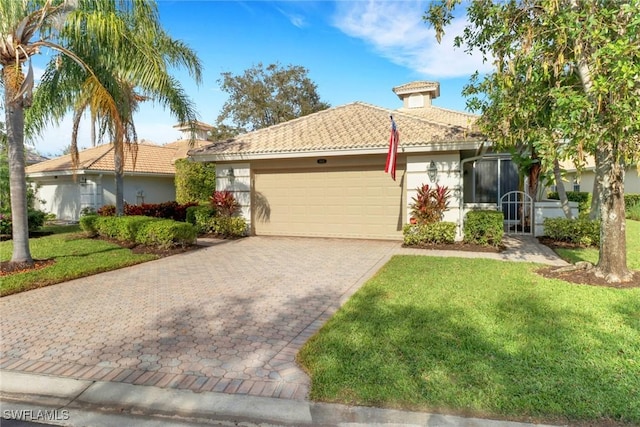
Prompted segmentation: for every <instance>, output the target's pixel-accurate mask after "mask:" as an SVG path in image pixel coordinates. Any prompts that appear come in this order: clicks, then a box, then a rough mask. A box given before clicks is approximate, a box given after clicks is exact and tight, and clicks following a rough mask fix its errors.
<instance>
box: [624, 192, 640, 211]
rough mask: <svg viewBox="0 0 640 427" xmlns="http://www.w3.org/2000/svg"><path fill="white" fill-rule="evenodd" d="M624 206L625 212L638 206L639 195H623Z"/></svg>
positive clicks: (639, 201)
mask: <svg viewBox="0 0 640 427" xmlns="http://www.w3.org/2000/svg"><path fill="white" fill-rule="evenodd" d="M624 205H625V208H626V209H627V210H630V209H632V208H634V207H635V206H639V205H640V194H625V195H624Z"/></svg>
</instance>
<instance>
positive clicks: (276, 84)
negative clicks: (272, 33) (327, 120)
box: [218, 63, 329, 132]
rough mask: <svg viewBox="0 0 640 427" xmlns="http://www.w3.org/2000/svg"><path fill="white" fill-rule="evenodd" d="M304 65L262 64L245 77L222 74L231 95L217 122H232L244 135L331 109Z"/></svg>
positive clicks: (250, 69)
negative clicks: (322, 98)
mask: <svg viewBox="0 0 640 427" xmlns="http://www.w3.org/2000/svg"><path fill="white" fill-rule="evenodd" d="M307 74H308V70H307V69H306V68H304V67H302V66H294V65H289V66H288V67H286V68H283V67H281V66H280V65H278V64H270V65H268V66H267V67H266V68H265V67H264V66H263V65H262V63H259V64H258V65H257V66H254V67H252V68H249V69H248V70H245V72H244V73H243V74H242V75H239V76H234V75H232V74H231V73H229V72H227V73H222V79H220V80H219V83H220V88H221V89H222V90H223V91H224V92H227V93H228V94H229V99H228V100H227V102H225V104H224V105H223V107H222V112H221V113H220V115H219V116H218V123H220V124H222V123H223V122H224V121H226V120H229V121H231V122H232V123H233V124H234V125H235V127H236V128H237V129H238V130H240V131H241V132H248V131H252V130H256V129H261V128H265V127H268V126H273V125H275V124H278V123H282V122H286V121H288V120H292V119H295V118H297V117H302V116H306V115H307V114H311V113H315V112H316V111H320V110H324V109H327V108H329V104H327V103H325V102H322V101H320V95H318V92H317V87H316V84H315V83H313V81H312V80H311V79H310V78H309V77H308V75H307Z"/></svg>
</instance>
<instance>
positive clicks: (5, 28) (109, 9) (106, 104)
mask: <svg viewBox="0 0 640 427" xmlns="http://www.w3.org/2000/svg"><path fill="white" fill-rule="evenodd" d="M134 3H135V4H136V5H138V6H140V8H144V7H145V4H148V3H149V2H146V1H145V0H103V1H94V0H24V1H2V2H0V65H1V66H2V87H3V88H4V108H5V116H6V123H5V124H6V127H7V130H6V133H7V145H8V159H9V172H10V173H9V175H10V177H9V181H10V193H11V213H12V215H11V216H12V222H13V236H12V237H13V253H12V256H11V262H16V263H17V262H25V263H33V259H32V257H31V252H30V250H29V234H28V233H29V232H28V223H27V200H26V194H27V191H26V180H25V162H24V131H25V122H24V112H25V109H26V108H28V107H29V106H30V105H31V103H32V92H33V85H34V78H33V68H32V66H31V61H30V59H31V57H32V56H33V55H36V54H38V53H39V52H40V51H41V49H45V48H49V49H53V50H54V51H57V52H59V53H61V54H62V56H56V57H54V58H53V61H56V62H57V63H59V62H60V61H61V58H64V59H67V58H71V59H72V60H74V61H75V62H76V63H78V64H80V65H81V67H80V68H79V70H81V71H82V72H83V74H82V79H83V80H82V91H83V93H85V94H87V96H88V97H89V98H90V99H91V103H90V105H91V106H92V111H95V112H96V114H97V116H99V117H109V118H110V119H109V122H110V123H112V124H113V129H114V133H116V135H123V134H124V133H125V131H126V129H125V126H124V124H123V123H124V121H125V120H126V117H125V118H124V119H123V117H122V116H121V111H120V110H119V106H120V104H119V103H118V102H117V101H116V99H115V98H118V96H115V97H114V94H115V95H119V94H121V93H122V92H121V90H118V89H117V87H116V86H114V85H112V86H111V87H110V88H109V89H110V90H109V89H108V88H107V87H105V85H104V84H103V83H102V81H101V80H100V78H99V77H98V76H97V75H96V74H95V73H93V71H92V70H91V68H90V67H88V66H87V65H86V63H85V62H84V61H83V60H82V59H81V58H79V57H78V55H76V54H74V53H73V51H72V50H70V48H69V47H70V46H74V47H78V46H84V47H83V49H82V51H83V52H85V53H86V52H90V53H91V55H90V57H91V58H103V59H102V60H101V62H103V63H105V64H109V62H108V61H111V60H112V59H113V60H115V59H116V58H119V57H120V56H119V55H117V54H115V52H118V50H119V49H120V48H121V47H125V46H128V45H129V44H131V43H135V39H134V40H132V39H130V38H128V36H130V35H131V33H130V32H128V31H126V28H127V22H128V21H127V20H128V19H133V18H131V16H130V15H128V14H127V12H128V11H129V12H130V11H132V10H133V9H132V7H131V5H132V4H134ZM114 8H115V9H116V10H118V11H122V13H114ZM144 40H148V39H144ZM145 52H147V53H150V52H151V51H149V50H145ZM148 60H149V58H148V57H147V58H145V60H144V61H143V60H138V61H131V63H132V64H131V65H130V66H129V69H131V70H133V69H136V67H142V66H143V65H140V64H142V63H144V62H145V61H148ZM116 63H119V62H116ZM25 64H27V72H26V74H25V72H24V66H25ZM101 77H103V78H104V75H102V76H101ZM108 84H109V82H107V85H108ZM63 87H64V85H63ZM75 94H77V92H69V93H66V92H64V91H62V92H59V93H58V94H57V95H58V97H56V98H55V99H52V101H53V104H55V103H57V102H60V104H61V105H65V106H66V105H69V102H64V100H63V99H62V98H63V97H64V96H65V95H66V96H69V97H71V99H73V97H74V96H75ZM72 154H73V151H72ZM75 159H76V161H77V151H76V156H75Z"/></svg>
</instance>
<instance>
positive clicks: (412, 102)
mask: <svg viewBox="0 0 640 427" xmlns="http://www.w3.org/2000/svg"><path fill="white" fill-rule="evenodd" d="M393 93H395V94H396V95H398V98H400V99H401V100H402V106H403V107H404V108H426V107H430V106H431V100H432V99H435V98H437V97H439V96H440V83H438V82H427V81H416V82H411V83H406V84H403V85H401V86H396V87H394V88H393Z"/></svg>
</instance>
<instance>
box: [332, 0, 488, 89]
mask: <svg viewBox="0 0 640 427" xmlns="http://www.w3.org/2000/svg"><path fill="white" fill-rule="evenodd" d="M427 8H428V2H427V1H419V0H412V1H388V0H368V1H344V2H336V14H335V16H334V25H335V26H336V27H337V28H338V29H339V30H340V31H342V32H344V33H345V34H347V35H349V36H351V37H354V38H358V39H361V40H363V41H365V42H366V43H368V44H370V45H371V46H372V47H373V49H374V50H375V51H376V52H378V53H379V54H380V55H382V56H383V57H385V58H387V59H389V60H390V61H392V62H394V63H396V64H398V65H402V66H404V67H407V68H409V69H411V70H414V71H416V72H418V73H420V74H423V75H425V77H429V78H450V77H463V76H469V75H471V74H472V73H474V72H475V71H476V70H477V71H480V72H487V71H490V70H491V64H490V63H489V62H488V63H483V62H482V55H481V54H479V53H476V54H474V55H469V54H467V53H466V52H465V51H464V49H462V48H455V47H454V45H453V40H454V38H455V36H456V35H460V34H461V33H462V30H463V29H464V27H465V25H466V23H467V21H466V19H464V18H462V17H460V18H458V19H455V20H454V21H453V23H452V25H451V26H449V27H447V28H446V34H445V35H444V37H443V38H442V42H441V43H440V44H439V43H438V42H437V41H436V37H435V31H434V30H433V29H431V28H429V27H428V25H427V23H426V22H424V20H423V19H422V17H423V15H424V12H425V11H426V10H427Z"/></svg>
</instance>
